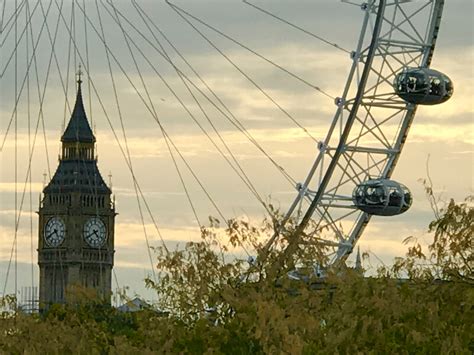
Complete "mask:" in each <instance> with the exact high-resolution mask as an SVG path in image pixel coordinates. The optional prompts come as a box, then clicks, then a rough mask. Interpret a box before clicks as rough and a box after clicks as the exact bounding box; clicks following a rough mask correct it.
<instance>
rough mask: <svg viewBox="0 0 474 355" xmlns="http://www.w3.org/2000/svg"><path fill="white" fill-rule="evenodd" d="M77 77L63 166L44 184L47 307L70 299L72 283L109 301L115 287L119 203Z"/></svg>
mask: <svg viewBox="0 0 474 355" xmlns="http://www.w3.org/2000/svg"><path fill="white" fill-rule="evenodd" d="M77 83H78V88H77V97H76V103H75V106H74V110H73V112H72V116H71V119H70V120H69V124H68V126H67V128H66V130H65V131H64V134H63V136H62V137H61V142H62V154H61V157H60V159H59V166H58V168H57V170H56V173H55V174H54V176H53V178H52V179H51V181H50V182H49V184H48V185H47V186H46V187H45V188H44V190H43V198H42V201H41V204H40V208H39V212H38V214H39V240H38V264H39V267H40V307H42V308H47V307H48V305H50V304H52V303H65V302H66V290H67V289H70V288H71V286H80V287H85V288H88V289H93V290H94V291H95V293H96V294H97V296H98V297H102V298H103V299H104V301H107V300H108V299H109V298H108V297H109V295H110V292H111V273H112V267H113V262H114V221H115V215H116V213H115V206H114V203H113V202H112V201H111V190H110V188H109V187H108V186H107V185H106V184H105V182H104V180H103V179H102V176H101V175H100V172H99V169H98V167H97V158H96V157H95V155H94V145H95V141H96V140H95V136H94V134H93V132H92V130H91V128H90V126H89V123H88V121H87V117H86V113H85V110H84V104H83V101H82V93H81V83H82V81H81V78H80V72H79V79H78V81H77ZM107 302H108V301H107Z"/></svg>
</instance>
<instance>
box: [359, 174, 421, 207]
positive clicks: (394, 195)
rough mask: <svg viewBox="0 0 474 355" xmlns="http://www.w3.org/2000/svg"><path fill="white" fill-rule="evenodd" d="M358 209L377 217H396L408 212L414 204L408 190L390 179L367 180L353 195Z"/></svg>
mask: <svg viewBox="0 0 474 355" xmlns="http://www.w3.org/2000/svg"><path fill="white" fill-rule="evenodd" d="M352 200H353V202H354V204H355V205H356V207H357V208H358V209H360V210H362V211H364V212H367V213H369V214H372V215H377V216H395V215H398V214H401V213H404V212H406V211H407V210H408V209H409V208H410V206H411V203H412V200H413V199H412V196H411V193H410V190H408V188H407V187H406V186H404V185H402V184H400V183H398V182H396V181H393V180H388V179H375V180H367V181H365V182H363V183H362V184H360V185H358V186H357V187H356V188H355V189H354V192H353V193H352Z"/></svg>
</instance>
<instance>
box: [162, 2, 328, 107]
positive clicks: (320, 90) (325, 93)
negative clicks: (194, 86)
mask: <svg viewBox="0 0 474 355" xmlns="http://www.w3.org/2000/svg"><path fill="white" fill-rule="evenodd" d="M168 3H169V5H170V6H171V7H173V8H176V9H177V10H179V11H180V12H182V13H183V14H185V15H186V16H188V17H191V18H192V19H194V20H195V21H197V22H199V23H200V24H202V25H204V26H205V27H207V28H209V29H210V30H212V31H214V32H216V33H218V34H219V35H221V36H222V37H224V38H226V39H228V40H229V41H231V42H233V43H235V44H237V45H238V46H239V47H241V48H244V49H245V50H247V51H248V52H250V53H252V54H253V55H255V56H257V57H259V58H260V59H263V60H264V61H266V62H267V63H269V64H271V65H273V66H274V67H276V68H278V69H280V70H281V71H283V72H285V73H286V74H288V75H289V76H291V77H292V78H294V79H296V80H298V81H300V82H302V83H303V84H305V85H307V86H309V87H310V88H312V89H314V90H316V91H318V92H319V93H321V94H323V95H324V96H326V97H328V98H330V99H332V100H334V99H335V97H334V96H333V95H331V94H329V93H327V92H326V91H325V90H323V89H321V88H320V87H319V86H316V85H314V84H311V83H310V82H308V81H307V80H305V79H303V78H302V77H300V76H298V75H296V74H295V73H293V72H291V71H289V70H288V69H286V68H284V67H283V66H281V65H279V64H277V63H275V62H274V61H272V60H270V59H268V58H267V57H265V56H263V55H262V54H260V53H258V52H257V51H255V50H253V49H251V48H249V47H248V46H246V45H245V44H243V43H241V42H239V41H237V40H236V39H235V38H232V37H231V36H229V35H227V34H225V33H224V32H223V31H221V30H219V29H218V28H216V27H215V26H211V25H210V24H208V23H207V22H205V21H204V20H202V19H200V18H198V17H196V16H195V15H193V14H191V13H189V12H188V11H186V10H184V9H183V8H181V7H179V6H177V5H175V4H173V3H171V2H168Z"/></svg>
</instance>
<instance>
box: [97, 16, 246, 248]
mask: <svg viewBox="0 0 474 355" xmlns="http://www.w3.org/2000/svg"><path fill="white" fill-rule="evenodd" d="M92 26H93V25H92ZM136 48H137V50H138V51H139V52H140V53H141V54H142V55H143V57H144V58H145V59H147V58H146V56H145V55H144V54H143V52H142V51H141V49H140V48H139V47H137V46H136ZM112 56H113V54H112ZM148 63H149V64H150V66H152V68H153V70H154V71H155V72H156V74H157V75H158V76H159V77H160V78H162V76H161V74H160V73H159V72H158V71H157V70H156V68H155V67H154V66H153V65H152V64H151V63H150V62H149V61H148ZM124 74H125V75H127V74H126V73H125V72H124ZM162 80H163V82H164V83H165V85H167V86H168V87H169V85H168V83H167V82H166V81H165V80H164V79H162ZM132 85H133V84H132ZM169 88H170V91H171V92H172V93H174V91H173V90H172V88H171V87H169ZM137 92H138V91H137ZM139 95H140V94H139ZM174 95H175V97H176V98H177V100H178V101H180V102H181V100H180V98H179V97H178V96H177V95H176V94H174ZM142 100H143V99H142ZM144 103H145V102H144ZM145 104H146V103H145ZM146 106H147V107H148V105H146ZM183 107H184V108H185V110H187V112H188V113H190V111H189V110H188V109H187V107H186V105H184V103H183ZM148 109H149V110H150V108H149V107H148ZM151 113H152V114H153V112H151ZM190 115H191V117H193V116H192V113H190ZM204 133H205V134H206V133H207V132H205V131H204ZM173 145H174V143H173ZM175 148H176V147H175ZM179 154H180V155H181V153H179ZM224 157H225V156H224ZM181 158H182V159H184V158H183V157H182V155H181ZM225 158H226V157H225ZM185 164H186V165H187V166H188V168H190V166H189V164H188V163H187V162H186V161H185ZM234 170H235V169H234ZM191 172H192V174H193V176H195V177H197V176H196V174H195V173H194V171H191ZM199 184H200V185H201V187H202V188H203V187H204V186H203V185H202V183H201V182H199ZM205 193H206V195H207V196H208V197H210V195H209V193H208V192H207V189H205ZM211 202H212V203H213V205H214V207H215V208H216V210H217V211H218V213H219V214H220V215H221V217H222V218H223V219H224V221H226V223H227V218H225V217H224V216H223V215H222V212H220V210H219V208H218V207H217V205H216V204H215V202H214V201H213V199H211ZM242 247H243V248H244V250H245V251H246V253H247V254H248V251H247V250H246V248H245V247H244V246H243V245H242Z"/></svg>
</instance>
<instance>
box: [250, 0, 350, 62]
mask: <svg viewBox="0 0 474 355" xmlns="http://www.w3.org/2000/svg"><path fill="white" fill-rule="evenodd" d="M242 2H243V3H244V4H247V5H249V6H251V7H253V8H254V9H257V10H258V11H260V12H262V13H264V14H266V15H268V16H270V17H273V18H274V19H276V20H278V21H280V22H283V23H285V24H287V25H289V26H291V27H293V28H295V29H297V30H299V31H301V32H304V33H306V34H307V35H310V36H311V37H314V38H316V39H317V40H319V41H321V42H323V43H325V44H327V45H329V46H331V47H334V48H336V49H338V50H340V51H343V52H346V53H348V54H350V53H351V52H350V51H348V50H347V49H345V48H342V47H341V46H339V45H338V44H337V43H333V42H330V41H328V40H327V39H325V38H324V37H322V36H318V35H316V34H314V33H312V32H310V31H308V30H306V29H304V28H302V27H300V26H297V25H295V24H294V23H291V22H289V21H288V20H285V19H284V18H282V17H280V16H278V15H275V14H274V13H271V12H270V11H268V10H265V9H263V8H261V7H259V6H257V5H255V4H252V3H251V2H249V1H247V0H243V1H242Z"/></svg>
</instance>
